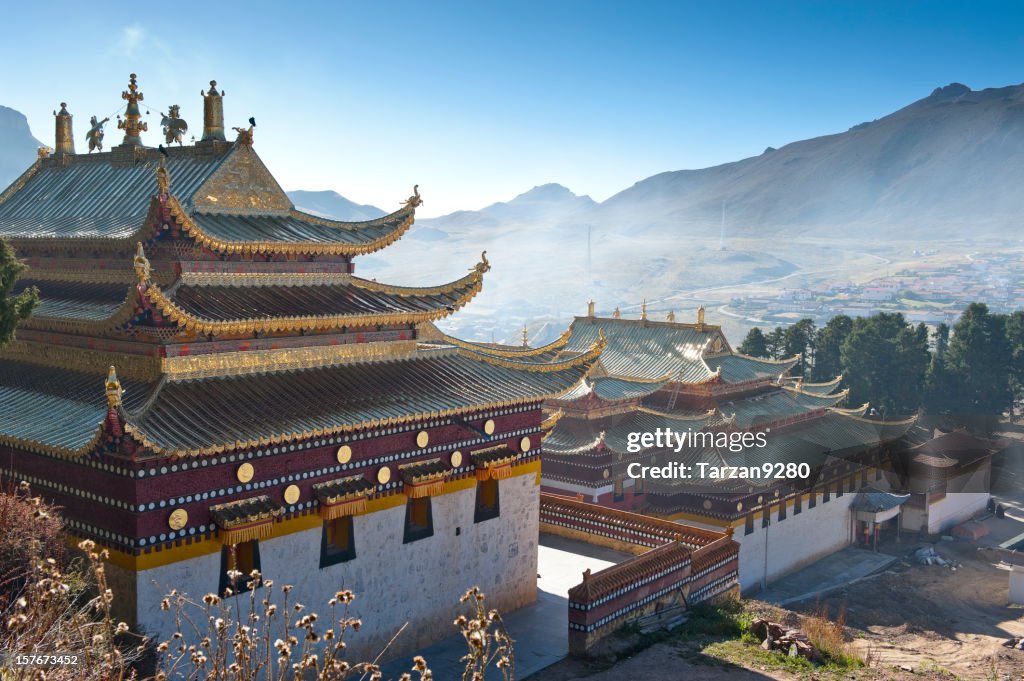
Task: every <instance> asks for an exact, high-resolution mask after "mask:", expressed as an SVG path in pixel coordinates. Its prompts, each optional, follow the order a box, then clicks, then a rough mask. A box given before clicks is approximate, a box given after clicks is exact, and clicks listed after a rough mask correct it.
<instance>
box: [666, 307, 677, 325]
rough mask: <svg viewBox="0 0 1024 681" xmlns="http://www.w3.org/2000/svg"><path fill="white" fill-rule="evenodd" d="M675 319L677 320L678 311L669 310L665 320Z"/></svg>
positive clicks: (671, 320) (672, 320)
mask: <svg viewBox="0 0 1024 681" xmlns="http://www.w3.org/2000/svg"><path fill="white" fill-rule="evenodd" d="M675 320H676V311H675V310H669V311H668V314H667V315H665V321H666V322H674V321H675Z"/></svg>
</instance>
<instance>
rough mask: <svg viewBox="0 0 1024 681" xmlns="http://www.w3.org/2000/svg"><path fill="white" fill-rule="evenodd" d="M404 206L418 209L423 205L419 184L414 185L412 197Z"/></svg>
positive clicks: (403, 203)
mask: <svg viewBox="0 0 1024 681" xmlns="http://www.w3.org/2000/svg"><path fill="white" fill-rule="evenodd" d="M402 205H403V206H406V207H408V208H418V207H419V206H422V205H423V199H421V198H420V186H419V185H418V184H417V185H413V188H412V196H410V197H409V198H407V199H406V200H405V201H403V202H402Z"/></svg>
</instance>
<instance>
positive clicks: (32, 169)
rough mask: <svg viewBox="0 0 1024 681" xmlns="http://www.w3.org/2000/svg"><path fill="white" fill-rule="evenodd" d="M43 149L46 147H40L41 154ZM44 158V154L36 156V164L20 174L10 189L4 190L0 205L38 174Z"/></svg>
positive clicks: (0, 196)
mask: <svg viewBox="0 0 1024 681" xmlns="http://www.w3.org/2000/svg"><path fill="white" fill-rule="evenodd" d="M45 148H46V147H40V148H39V151H40V152H41V151H42V150H43V149H45ZM46 156H47V155H46V154H42V153H39V154H37V156H36V162H35V163H33V164H32V165H31V166H29V168H28V170H26V171H25V172H23V173H22V174H21V177H19V178H18V179H17V180H15V181H14V183H13V184H12V185H11V186H10V187H8V188H7V189H5V190H4V191H3V193H2V194H0V204H2V203H3V202H4V201H6V200H7V199H9V198H11V197H12V196H14V195H15V194H17V193H18V192H19V191H20V190H21V188H22V187H24V186H25V183H27V182H28V181H29V180H31V179H32V176H33V175H35V174H36V173H37V172H39V169H40V168H41V167H42V165H43V159H45V158H46Z"/></svg>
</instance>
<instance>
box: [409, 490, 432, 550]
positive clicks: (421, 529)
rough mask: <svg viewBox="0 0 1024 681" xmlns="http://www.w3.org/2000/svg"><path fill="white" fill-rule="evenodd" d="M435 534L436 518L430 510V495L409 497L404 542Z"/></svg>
mask: <svg viewBox="0 0 1024 681" xmlns="http://www.w3.org/2000/svg"><path fill="white" fill-rule="evenodd" d="M432 536H434V519H433V516H432V515H431V511H430V497H429V496H423V497H419V498H416V499H409V500H408V501H407V502H406V504H405V535H404V536H403V538H402V543H403V544H408V543H410V542H414V541H417V540H420V539H426V538H427V537H432Z"/></svg>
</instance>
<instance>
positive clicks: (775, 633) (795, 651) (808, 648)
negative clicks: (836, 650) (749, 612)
mask: <svg viewBox="0 0 1024 681" xmlns="http://www.w3.org/2000/svg"><path fill="white" fill-rule="evenodd" d="M750 632H751V633H752V634H754V636H757V637H758V638H759V639H761V647H762V648H763V649H764V650H781V651H782V652H784V653H786V654H787V655H789V656H790V657H804V658H807V659H808V660H816V659H817V658H818V651H817V650H815V648H814V644H812V643H811V641H810V639H808V638H807V634H805V633H803V632H802V631H799V630H797V629H786V628H784V627H783V626H782V625H781V624H779V623H778V622H770V621H768V620H766V619H758V620H754V622H753V623H752V624H751V625H750Z"/></svg>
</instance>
